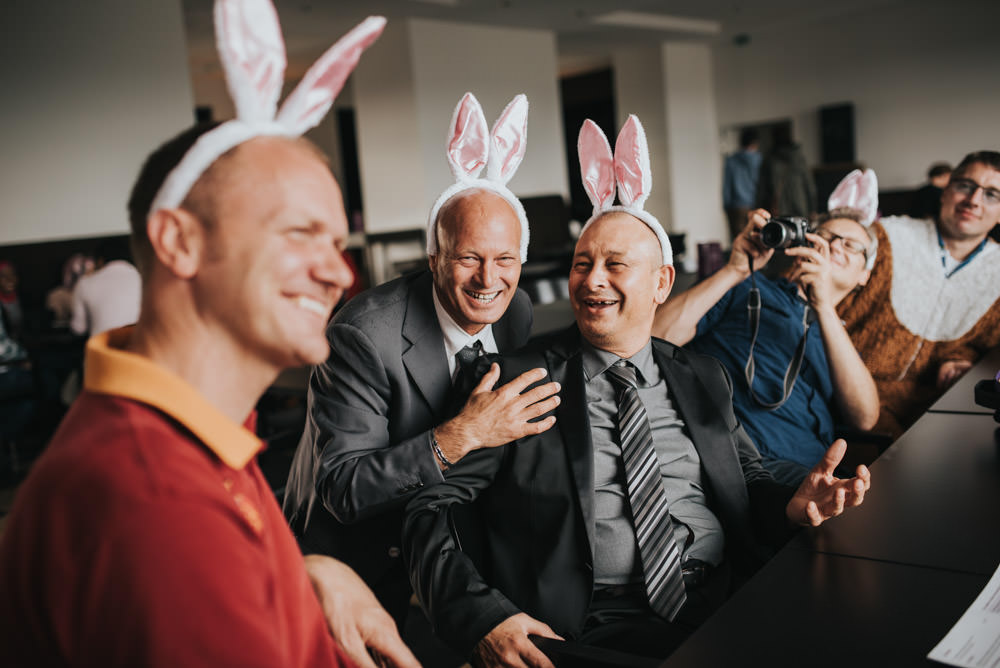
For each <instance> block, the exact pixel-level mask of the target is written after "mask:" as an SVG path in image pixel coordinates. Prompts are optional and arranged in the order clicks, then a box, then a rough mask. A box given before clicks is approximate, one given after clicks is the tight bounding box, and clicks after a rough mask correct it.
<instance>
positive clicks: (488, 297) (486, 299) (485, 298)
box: [465, 290, 500, 304]
mask: <svg viewBox="0 0 1000 668" xmlns="http://www.w3.org/2000/svg"><path fill="white" fill-rule="evenodd" d="M465 294H467V295H469V296H470V297H472V298H473V299H475V300H476V301H480V302H483V303H484V304H488V303H490V302H491V301H493V300H494V299H496V298H497V295H499V294H500V293H499V292H490V293H487V294H482V293H479V292H471V291H469V290H466V291H465Z"/></svg>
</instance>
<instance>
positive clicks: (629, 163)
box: [615, 116, 652, 208]
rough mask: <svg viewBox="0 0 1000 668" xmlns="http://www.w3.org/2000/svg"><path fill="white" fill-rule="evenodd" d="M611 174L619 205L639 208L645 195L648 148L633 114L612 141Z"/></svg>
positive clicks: (647, 176)
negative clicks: (612, 172)
mask: <svg viewBox="0 0 1000 668" xmlns="http://www.w3.org/2000/svg"><path fill="white" fill-rule="evenodd" d="M615 176H616V178H617V179H618V199H620V200H621V203H622V205H623V206H628V207H631V206H635V207H638V208H642V204H643V202H645V201H646V198H647V197H648V196H649V189H650V182H651V181H652V179H651V176H650V174H649V149H648V148H647V146H646V133H645V132H643V130H642V126H641V125H639V121H638V119H637V118H636V117H635V116H629V117H628V120H627V121H626V122H625V125H624V126H622V129H621V132H619V133H618V140H617V141H616V142H615Z"/></svg>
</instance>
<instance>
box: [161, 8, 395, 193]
mask: <svg viewBox="0 0 1000 668" xmlns="http://www.w3.org/2000/svg"><path fill="white" fill-rule="evenodd" d="M384 27H385V19H384V18H383V17H381V16H369V17H368V18H367V19H365V20H364V21H362V22H361V23H360V24H358V25H357V26H356V27H355V28H354V29H353V30H351V31H350V32H349V33H347V34H346V35H344V36H343V37H341V38H340V40H339V41H338V42H337V43H336V44H334V45H333V46H332V47H330V49H329V50H327V52H326V53H324V54H323V55H322V56H320V58H319V60H317V61H316V62H315V63H313V65H312V67H310V68H309V70H308V71H307V72H306V74H305V76H303V77H302V81H301V83H299V85H298V86H297V87H296V88H295V90H294V91H292V93H291V95H289V96H288V97H287V98H286V99H285V103H284V104H283V105H282V106H281V110H280V111H278V112H277V115H276V114H275V110H276V108H277V103H278V97H279V96H280V95H281V84H282V82H283V80H284V75H285V43H284V40H283V39H282V37H281V28H280V26H279V25H278V15H277V13H276V12H275V10H274V6H273V5H272V4H271V0H216V2H215V39H216V42H217V45H218V48H219V58H220V60H221V61H222V68H223V70H224V71H225V74H226V84H227V86H228V87H229V94H230V96H232V99H233V103H234V104H235V106H236V118H235V119H233V120H230V121H227V122H225V123H223V124H222V125H219V126H218V127H216V128H214V129H213V130H210V131H209V132H206V133H205V134H204V135H202V136H201V137H199V138H198V140H197V141H196V142H195V144H194V146H192V147H191V148H190V150H188V152H187V153H186V154H185V155H184V157H183V158H182V159H181V161H180V163H178V164H177V166H176V167H174V169H173V171H171V172H170V174H168V175H167V178H166V179H165V180H164V182H163V185H162V186H161V187H160V190H159V192H158V193H157V194H156V197H155V198H154V199H153V204H152V206H151V207H150V213H153V212H154V211H156V210H158V209H171V208H175V207H178V206H180V204H181V202H183V201H184V198H185V197H187V194H188V192H189V191H190V190H191V187H192V186H194V184H195V181H197V180H198V177H200V176H201V175H202V174H203V173H204V172H205V170H206V169H208V168H209V166H210V165H211V164H212V163H213V162H215V161H216V160H217V159H218V158H219V156H221V155H222V154H223V153H225V152H226V151H228V150H229V149H231V148H233V147H234V146H237V145H239V144H242V143H243V142H245V141H247V140H248V139H252V138H254V137H260V136H265V135H268V136H281V137H298V136H300V135H301V134H302V133H303V132H305V131H306V130H308V129H310V128H313V127H315V126H316V125H317V124H318V123H319V122H320V121H321V120H322V119H323V117H324V116H325V115H326V112H327V111H328V110H329V109H330V105H332V104H333V99H334V98H335V97H336V96H337V94H338V93H339V92H340V89H341V88H343V86H344V82H345V81H346V80H347V77H348V75H350V73H351V72H352V71H353V70H354V68H355V67H356V66H357V64H358V59H359V58H360V57H361V52H362V51H364V50H365V49H366V48H368V46H369V45H371V43H372V42H374V41H375V40H376V39H377V38H378V36H379V35H380V34H381V33H382V29H383V28H384Z"/></svg>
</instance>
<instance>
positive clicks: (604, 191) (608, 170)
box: [576, 114, 674, 264]
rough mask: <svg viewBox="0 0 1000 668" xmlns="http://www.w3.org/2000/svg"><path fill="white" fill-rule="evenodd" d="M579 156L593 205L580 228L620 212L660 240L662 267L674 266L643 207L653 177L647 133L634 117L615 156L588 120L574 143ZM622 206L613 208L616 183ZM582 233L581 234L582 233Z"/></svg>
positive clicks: (657, 228)
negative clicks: (640, 222) (642, 223)
mask: <svg viewBox="0 0 1000 668" xmlns="http://www.w3.org/2000/svg"><path fill="white" fill-rule="evenodd" d="M576 148H577V152H578V153H579V154H580V176H581V177H582V178H583V187H584V189H585V190H586V191H587V197H589V198H590V202H591V204H593V205H594V213H593V215H592V216H591V217H590V220H588V221H587V223H586V224H585V225H584V226H583V229H584V230H586V229H587V228H588V227H589V226H590V224H591V223H593V222H594V221H595V220H597V219H598V218H600V217H601V216H602V215H604V214H605V213H610V212H612V211H623V212H625V213H628V214H631V215H633V216H635V217H636V218H638V219H639V220H641V221H642V222H644V223H646V225H647V226H649V229H651V230H653V232H654V233H655V234H656V238H657V239H658V240H659V241H660V250H661V251H662V252H663V264H673V263H674V255H673V251H672V250H671V248H670V239H669V238H668V237H667V233H666V232H665V231H664V230H663V226H662V225H660V221H658V220H657V219H656V217H655V216H653V214H651V213H649V212H648V211H646V210H645V209H643V208H642V206H643V204H645V203H646V198H647V197H649V191H650V189H651V188H652V183H653V174H652V172H651V171H650V169H649V146H648V145H647V144H646V133H645V131H644V130H643V129H642V124H641V123H640V122H639V119H638V118H636V116H635V114H630V115H629V117H628V120H627V121H625V125H623V126H622V129H621V132H619V133H618V140H617V141H615V153H614V156H612V155H611V145H610V144H609V143H608V138H607V137H605V136H604V133H603V132H601V128H599V127H597V124H596V123H594V122H593V121H592V120H590V119H587V120H585V121H584V122H583V127H582V128H580V138H579V139H578V140H577V143H576ZM616 183H617V187H618V199H619V201H620V202H621V206H612V205H613V204H614V201H615V184H616ZM581 234H583V232H582V231H581Z"/></svg>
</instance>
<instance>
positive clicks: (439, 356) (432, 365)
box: [403, 272, 451, 417]
mask: <svg viewBox="0 0 1000 668" xmlns="http://www.w3.org/2000/svg"><path fill="white" fill-rule="evenodd" d="M433 289H434V288H433V284H432V283H431V274H430V272H427V273H426V274H425V275H423V276H421V277H419V278H418V279H416V280H415V281H414V282H413V285H412V286H411V287H410V292H409V295H408V296H407V300H406V301H407V303H406V315H405V316H404V318H403V338H404V339H405V340H406V341H407V342H408V343H409V344H410V346H409V348H405V349H404V350H403V365H404V366H405V367H406V371H407V373H408V374H409V375H410V379H411V380H412V381H413V384H414V385H416V386H417V389H418V390H419V391H420V394H421V395H423V397H424V400H425V401H426V402H427V404H428V405H429V406H430V407H431V409H432V410H433V412H434V413H435V414H436V415H438V417H442V415H443V412H444V410H445V409H446V408H447V406H448V393H449V392H450V391H451V378H450V377H449V376H448V362H447V360H446V359H445V351H444V335H443V334H442V333H441V326H440V325H439V324H438V320H437V314H436V313H435V312H434V301H433V298H432V297H431V290H433Z"/></svg>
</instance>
